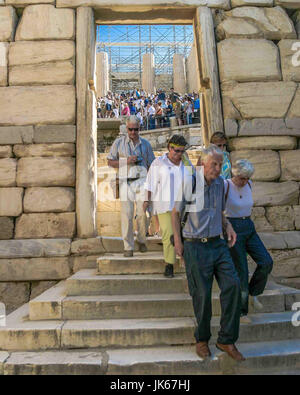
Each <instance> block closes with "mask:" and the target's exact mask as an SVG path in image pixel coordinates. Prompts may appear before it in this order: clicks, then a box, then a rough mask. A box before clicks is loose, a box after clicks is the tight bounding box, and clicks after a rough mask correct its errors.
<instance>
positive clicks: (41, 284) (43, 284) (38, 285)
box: [30, 281, 57, 300]
mask: <svg viewBox="0 0 300 395" xmlns="http://www.w3.org/2000/svg"><path fill="white" fill-rule="evenodd" d="M56 284H57V281H33V282H32V283H31V293H30V300H32V299H34V298H36V297H37V296H39V295H41V294H42V293H43V292H45V291H47V289H49V288H52V287H54V285H56Z"/></svg>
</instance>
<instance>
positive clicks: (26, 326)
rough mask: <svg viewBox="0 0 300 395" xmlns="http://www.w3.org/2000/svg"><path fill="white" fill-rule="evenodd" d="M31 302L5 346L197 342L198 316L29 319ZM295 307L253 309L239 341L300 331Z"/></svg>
mask: <svg viewBox="0 0 300 395" xmlns="http://www.w3.org/2000/svg"><path fill="white" fill-rule="evenodd" d="M28 312H29V305H28V304H27V305H25V306H23V307H21V308H20V309H18V310H17V311H16V312H14V313H12V314H10V315H9V316H8V317H7V326H6V327H5V328H0V350H19V351H29V350H35V351H36V350H45V349H49V350H50V349H74V348H76V349H84V348H93V349H95V348H98V347H101V348H104V347H110V348H126V347H127V348H130V347H139V346H140V347H144V346H166V345H180V344H193V343H194V342H195V340H194V329H195V319H194V318H190V317H181V318H169V319H168V318H156V319H153V318H152V319H140V318H139V319H121V320H91V321H29V320H28ZM293 313H294V312H284V313H269V314H254V315H250V317H251V320H252V323H251V324H241V326H240V337H239V342H241V343H242V342H252V341H253V342H255V341H256V342H260V341H269V340H270V339H272V340H282V339H285V340H288V339H295V338H297V337H298V338H299V337H300V333H299V327H295V326H293V325H292V323H291V317H292V315H293ZM219 329H220V317H213V318H212V321H211V332H212V339H211V341H212V342H214V341H215V340H216V339H217V336H218V332H219Z"/></svg>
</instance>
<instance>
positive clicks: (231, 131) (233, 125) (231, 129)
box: [224, 119, 238, 137]
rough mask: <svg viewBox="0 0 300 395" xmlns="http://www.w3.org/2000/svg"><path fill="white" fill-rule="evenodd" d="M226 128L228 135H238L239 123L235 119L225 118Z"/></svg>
mask: <svg viewBox="0 0 300 395" xmlns="http://www.w3.org/2000/svg"><path fill="white" fill-rule="evenodd" d="M224 128H225V134H226V136H227V137H235V136H237V133H238V124H237V121H236V120H235V119H224Z"/></svg>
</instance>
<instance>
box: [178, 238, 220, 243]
mask: <svg viewBox="0 0 300 395" xmlns="http://www.w3.org/2000/svg"><path fill="white" fill-rule="evenodd" d="M218 239H220V236H214V237H201V238H184V240H185V241H191V242H193V243H195V242H197V243H207V242H208V241H214V240H218Z"/></svg>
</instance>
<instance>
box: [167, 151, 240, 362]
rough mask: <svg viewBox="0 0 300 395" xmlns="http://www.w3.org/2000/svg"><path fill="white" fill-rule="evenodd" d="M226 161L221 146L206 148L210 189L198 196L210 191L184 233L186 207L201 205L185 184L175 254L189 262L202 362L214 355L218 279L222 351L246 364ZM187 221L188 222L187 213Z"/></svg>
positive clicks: (190, 215) (204, 161) (206, 184)
mask: <svg viewBox="0 0 300 395" xmlns="http://www.w3.org/2000/svg"><path fill="white" fill-rule="evenodd" d="M222 162H223V153H222V151H221V150H219V149H218V148H217V147H213V146H211V147H209V148H207V149H204V150H203V152H202V155H201V165H202V166H203V172H204V190H203V188H202V191H198V188H196V194H199V192H203V193H204V206H203V207H202V208H199V207H198V208H197V203H196V206H194V207H196V208H197V209H196V210H192V211H191V210H189V211H190V212H189V213H188V216H187V218H186V221H185V224H184V226H183V229H182V230H181V225H180V223H181V219H180V216H179V213H181V214H182V213H184V212H185V208H186V206H187V205H188V204H189V205H190V203H194V205H195V201H196V198H195V196H196V194H192V191H193V188H192V187H191V186H190V187H187V186H188V185H185V186H184V188H183V191H182V192H183V193H182V199H181V201H178V202H177V203H176V204H175V207H174V209H173V211H172V225H173V231H174V243H175V251H176V253H177V254H178V255H179V256H180V257H184V260H185V265H186V274H187V280H188V285H189V291H190V294H191V296H192V299H193V307H194V312H195V316H196V319H197V324H198V326H197V328H196V330H195V338H196V342H197V344H196V352H197V354H198V355H199V356H200V357H201V358H207V357H209V356H210V355H211V352H210V350H209V347H208V342H209V339H210V337H211V331H210V321H211V316H212V303H211V297H212V295H211V293H212V284H213V277H214V276H215V277H216V280H217V282H218V285H219V288H220V290H221V295H220V302H221V310H222V315H221V322H220V323H221V330H220V332H219V337H218V340H217V343H216V347H217V348H218V349H220V350H222V351H224V352H226V353H227V354H228V355H230V357H232V358H233V359H234V360H236V361H243V360H244V359H245V358H244V357H243V355H242V354H241V353H240V352H239V351H238V350H237V348H236V346H235V344H234V343H235V342H236V341H237V339H238V336H239V325H240V309H241V290H240V281H239V277H238V274H237V272H236V269H235V267H234V264H233V261H232V258H231V255H230V252H229V248H228V245H227V243H226V241H225V240H224V239H222V238H221V237H220V235H221V234H222V232H223V229H224V231H225V232H226V233H227V238H228V242H229V247H231V246H233V245H234V243H235V241H236V233H235V232H234V230H233V228H232V226H231V224H230V222H229V221H228V220H227V219H226V217H225V215H224V211H225V196H224V181H223V179H222V178H221V177H220V172H221V168H222ZM197 171H199V169H197ZM192 180H193V179H192V178H190V180H185V184H189V183H193V181H192ZM194 182H195V181H194ZM197 182H198V180H197ZM181 218H183V216H182V215H181ZM181 231H182V233H181ZM182 238H183V240H182Z"/></svg>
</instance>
